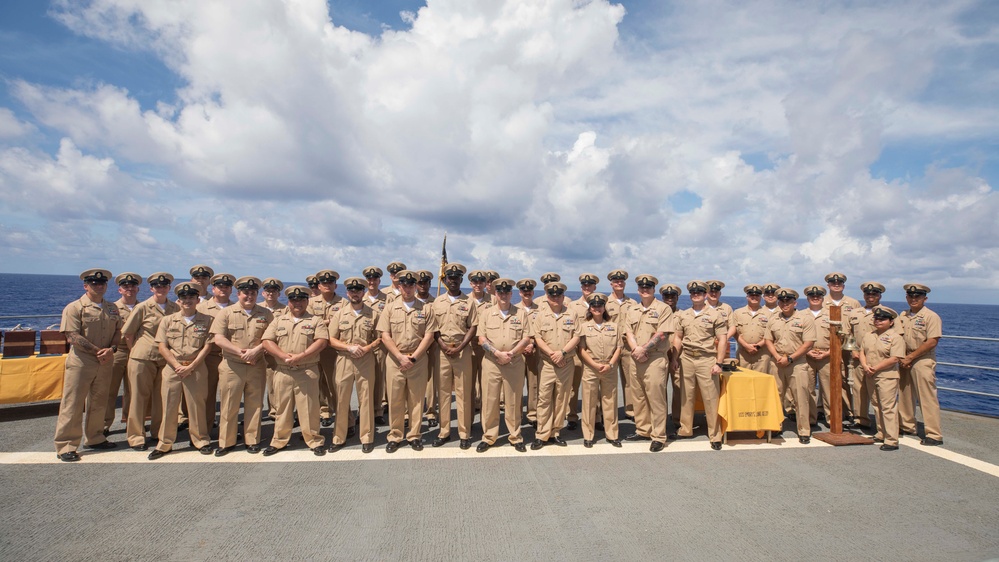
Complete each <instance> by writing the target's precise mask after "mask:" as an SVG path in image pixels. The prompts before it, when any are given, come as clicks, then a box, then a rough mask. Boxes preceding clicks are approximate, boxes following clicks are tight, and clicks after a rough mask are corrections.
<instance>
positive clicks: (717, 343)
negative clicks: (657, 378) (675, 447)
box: [673, 281, 728, 451]
mask: <svg viewBox="0 0 999 562" xmlns="http://www.w3.org/2000/svg"><path fill="white" fill-rule="evenodd" d="M687 292H688V293H690V302H691V305H690V308H687V309H685V310H681V311H680V312H678V313H677V314H676V317H675V320H674V322H675V325H676V332H675V333H674V335H673V356H674V357H676V358H677V359H674V362H677V363H679V364H678V365H674V366H675V367H679V372H680V377H681V379H680V380H681V382H680V389H681V392H682V394H683V398H682V404H681V406H680V408H681V413H680V431H679V432H678V433H677V436H679V437H691V436H692V435H693V434H694V402H695V394H696V391H697V390H700V391H701V401H702V402H703V403H704V418H705V419H706V420H707V422H708V440H709V441H710V442H711V448H712V449H714V450H716V451H719V450H721V441H722V428H721V424H720V423H718V393H719V391H720V389H721V387H720V381H719V380H718V377H719V375H721V362H722V360H723V359H724V358H725V352H726V351H727V348H728V339H726V337H725V335H726V334H727V333H728V322H727V321H726V319H725V318H723V317H722V311H721V310H720V307H714V308H712V307H710V306H708V305H707V303H706V302H705V301H706V300H707V299H706V294H707V292H708V286H707V284H706V283H704V282H702V281H691V282H690V283H687Z"/></svg>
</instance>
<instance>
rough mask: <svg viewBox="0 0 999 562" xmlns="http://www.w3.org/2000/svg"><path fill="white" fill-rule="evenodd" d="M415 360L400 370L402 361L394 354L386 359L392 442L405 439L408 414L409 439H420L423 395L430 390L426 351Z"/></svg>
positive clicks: (386, 382)
mask: <svg viewBox="0 0 999 562" xmlns="http://www.w3.org/2000/svg"><path fill="white" fill-rule="evenodd" d="M414 359H415V360H416V361H414V362H413V366H412V367H410V368H409V370H407V371H400V370H399V364H398V363H397V362H396V360H395V357H392V356H391V355H390V356H389V357H388V359H386V361H385V384H386V385H387V388H388V401H389V434H388V441H389V443H398V442H400V441H403V440H404V439H403V433H404V432H405V429H406V415H407V414H408V415H409V431H408V432H405V440H406V441H416V440H418V439H420V438H421V437H420V436H421V433H422V431H421V430H422V426H423V398H424V397H425V396H426V394H427V368H428V364H429V360H428V358H427V355H426V354H425V353H424V354H423V355H420V356H419V357H414Z"/></svg>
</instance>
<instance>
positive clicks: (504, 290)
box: [496, 287, 513, 293]
mask: <svg viewBox="0 0 999 562" xmlns="http://www.w3.org/2000/svg"><path fill="white" fill-rule="evenodd" d="M496 292H497V293H510V292H513V289H511V288H510V287H496Z"/></svg>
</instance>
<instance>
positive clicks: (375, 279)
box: [361, 265, 405, 425]
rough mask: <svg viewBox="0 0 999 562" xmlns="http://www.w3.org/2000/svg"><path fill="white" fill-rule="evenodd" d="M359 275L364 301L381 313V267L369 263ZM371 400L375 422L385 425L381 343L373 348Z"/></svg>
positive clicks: (383, 369)
mask: <svg viewBox="0 0 999 562" xmlns="http://www.w3.org/2000/svg"><path fill="white" fill-rule="evenodd" d="M403 269H405V268H403ZM361 275H363V276H364V281H365V283H367V286H368V290H367V292H366V293H364V303H365V304H367V305H368V306H370V307H371V308H372V310H374V311H375V312H377V313H378V314H381V313H382V311H384V310H385V304H386V303H387V302H388V297H387V296H386V295H385V293H383V292H382V291H381V289H380V287H381V282H382V268H380V267H378V266H375V265H369V266H368V267H365V268H364V269H363V270H362V271H361ZM372 401H373V402H374V405H375V424H377V425H385V408H387V407H388V395H387V394H386V393H385V348H384V347H383V346H381V345H379V346H378V347H376V348H375V382H374V386H373V387H372Z"/></svg>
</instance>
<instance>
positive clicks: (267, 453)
mask: <svg viewBox="0 0 999 562" xmlns="http://www.w3.org/2000/svg"><path fill="white" fill-rule="evenodd" d="M280 450H281V449H278V448H277V447H267V448H266V449H264V456H265V457H269V456H271V455H273V454H275V453H277V452H278V451H280Z"/></svg>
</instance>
